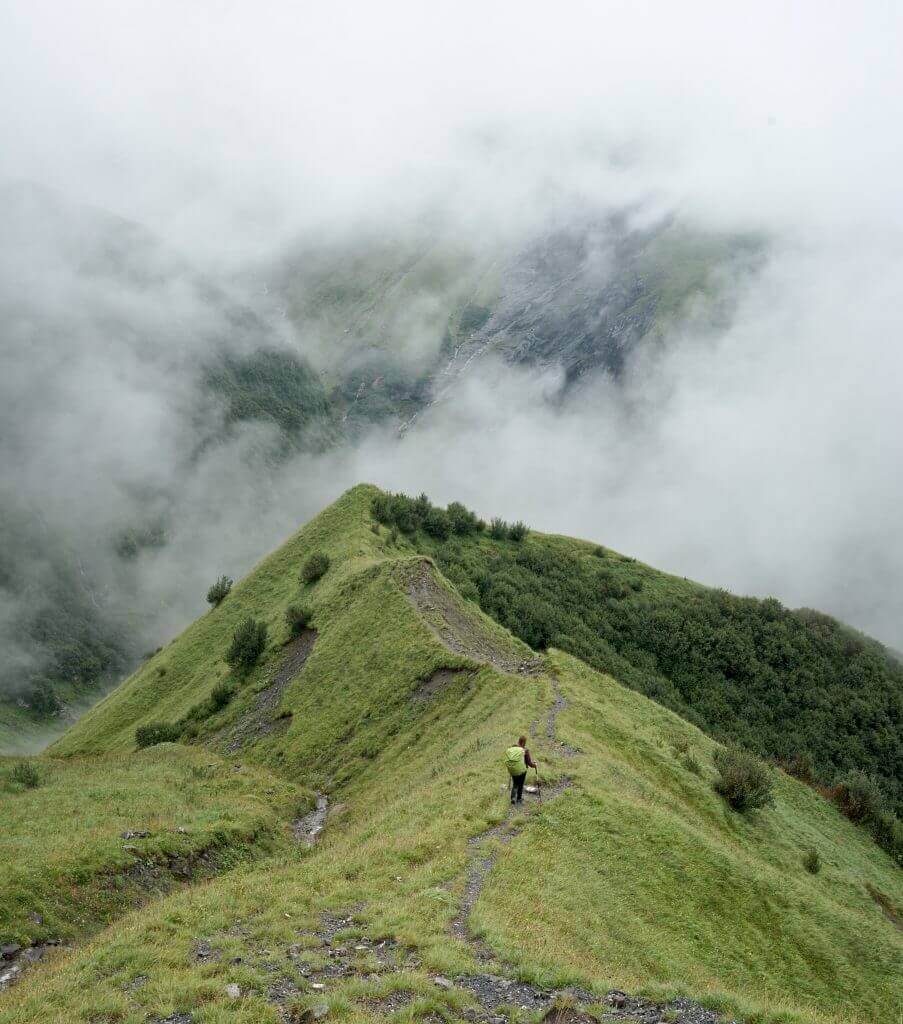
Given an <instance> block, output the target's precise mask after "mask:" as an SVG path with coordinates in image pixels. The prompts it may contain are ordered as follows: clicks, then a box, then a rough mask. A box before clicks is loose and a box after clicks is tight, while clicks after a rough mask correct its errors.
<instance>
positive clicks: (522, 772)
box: [505, 736, 536, 804]
mask: <svg viewBox="0 0 903 1024" xmlns="http://www.w3.org/2000/svg"><path fill="white" fill-rule="evenodd" d="M505 765H506V766H507V768H508V774H509V775H510V776H511V803H513V804H522V803H523V802H524V782H525V781H526V778H527V769H528V768H535V767H536V762H535V761H534V760H533V758H532V757H530V751H529V750H527V737H526V736H521V738H520V739H519V740H518V741H517V746H515V747H509V748H508V749H507V750H506V751H505Z"/></svg>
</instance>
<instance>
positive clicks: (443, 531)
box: [423, 508, 452, 540]
mask: <svg viewBox="0 0 903 1024" xmlns="http://www.w3.org/2000/svg"><path fill="white" fill-rule="evenodd" d="M423 531H424V533H428V534H429V535H430V537H435V538H436V540H447V539H448V536H449V534H450V533H451V532H452V531H451V521H450V520H449V518H448V513H447V512H443V511H442V509H441V508H431V509H429V511H428V512H427V513H426V514H425V515H424V517H423Z"/></svg>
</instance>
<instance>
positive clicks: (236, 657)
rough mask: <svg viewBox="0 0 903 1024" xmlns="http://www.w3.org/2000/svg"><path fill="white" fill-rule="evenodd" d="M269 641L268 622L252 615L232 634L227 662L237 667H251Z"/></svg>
mask: <svg viewBox="0 0 903 1024" xmlns="http://www.w3.org/2000/svg"><path fill="white" fill-rule="evenodd" d="M266 642H267V627H266V623H263V622H257V621H256V619H252V618H251V617H250V616H248V618H246V619H245V620H244V622H242V624H241V625H240V626H239V627H238V629H236V630H235V632H234V633H233V634H232V644H231V646H230V647H229V650H228V651H227V652H226V662H227V663H228V664H229V665H232V666H233V667H235V668H250V667H251V666H252V665H253V664H254V663H255V662H256V661H257V659H258V658H259V657H260V655H261V654H262V653H263V649H264V647H266Z"/></svg>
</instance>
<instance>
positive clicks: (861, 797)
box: [834, 768, 885, 824]
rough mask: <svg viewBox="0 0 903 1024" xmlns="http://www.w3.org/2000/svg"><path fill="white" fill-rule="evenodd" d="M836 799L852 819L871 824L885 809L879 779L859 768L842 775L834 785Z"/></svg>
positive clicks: (838, 804)
mask: <svg viewBox="0 0 903 1024" xmlns="http://www.w3.org/2000/svg"><path fill="white" fill-rule="evenodd" d="M834 799H835V801H836V803H837V806H838V807H839V808H840V809H841V811H843V813H844V814H845V815H846V816H847V817H848V818H849V819H850V821H855V822H863V823H865V824H870V823H872V822H875V821H877V820H878V818H879V817H880V816H881V814H882V812H883V811H884V810H885V808H884V795H883V794H882V792H881V787H880V786H879V785H878V782H877V780H876V779H875V778H874V776H872V775H869V774H867V773H866V772H863V771H860V770H859V769H858V768H854V769H853V770H852V771H849V772H846V773H845V774H844V775H841V776H840V778H839V779H838V780H837V783H836V784H835V787H834Z"/></svg>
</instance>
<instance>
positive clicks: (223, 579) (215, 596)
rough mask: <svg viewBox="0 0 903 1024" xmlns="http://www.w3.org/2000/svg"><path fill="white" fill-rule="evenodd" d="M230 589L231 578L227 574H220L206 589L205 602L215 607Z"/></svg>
mask: <svg viewBox="0 0 903 1024" xmlns="http://www.w3.org/2000/svg"><path fill="white" fill-rule="evenodd" d="M231 589H232V580H230V579H229V577H228V576H220V578H219V579H218V580H217V581H216V583H214V584H213V586H211V588H210V589H209V590H208V591H207V604H209V605H212V606H213V607H214V608H217V607H218V606H219V605H221V604H222V603H223V601H224V600H225V599H226V595H227V594H228V593H229V591H230V590H231Z"/></svg>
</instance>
